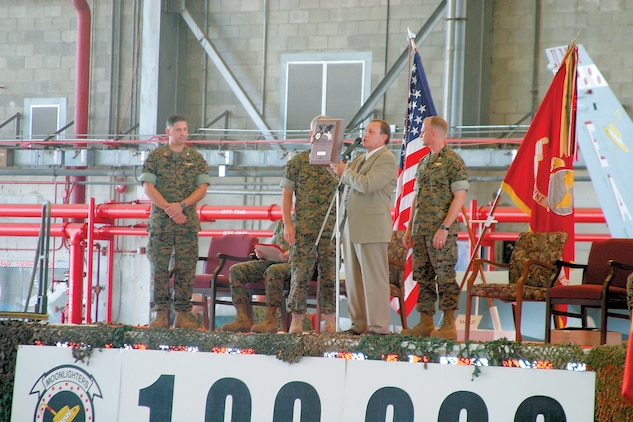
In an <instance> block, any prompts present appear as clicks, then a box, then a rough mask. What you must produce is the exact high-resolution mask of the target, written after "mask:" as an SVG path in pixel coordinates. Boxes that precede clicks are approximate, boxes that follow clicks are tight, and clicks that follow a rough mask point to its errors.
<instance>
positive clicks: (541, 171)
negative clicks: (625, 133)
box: [501, 44, 578, 261]
mask: <svg viewBox="0 0 633 422" xmlns="http://www.w3.org/2000/svg"><path fill="white" fill-rule="evenodd" d="M577 57H578V47H577V46H576V45H575V44H572V45H571V46H570V47H569V48H568V49H567V53H566V54H565V58H564V59H563V61H562V62H561V64H560V66H559V68H558V71H557V72H556V75H555V76H554V80H553V81H552V84H551V85H550V87H549V89H548V90H547V93H546V94H545V97H544V98H543V101H542V102H541V105H540V106H539V108H538V110H536V114H535V115H534V119H533V120H532V124H531V125H530V128H529V129H528V131H527V133H526V134H525V137H524V138H523V142H521V145H520V146H519V149H518V151H517V155H516V157H515V158H514V160H513V161H512V165H511V166H510V168H509V169H508V172H507V173H506V176H505V178H504V179H503V182H502V183H501V189H503V190H504V191H505V192H506V193H508V194H509V195H510V196H511V197H512V200H513V201H514V202H515V203H516V204H517V206H518V207H519V208H520V209H521V210H523V211H524V212H525V213H526V214H527V215H528V216H530V229H531V230H532V231H534V232H552V231H563V232H567V233H568V234H569V236H568V237H567V242H566V243H565V248H564V250H563V259H564V260H565V261H573V260H574V222H575V221H574V196H573V188H574V166H573V160H574V155H575V154H576V65H577Z"/></svg>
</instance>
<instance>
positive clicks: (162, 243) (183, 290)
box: [147, 232, 198, 312]
mask: <svg viewBox="0 0 633 422" xmlns="http://www.w3.org/2000/svg"><path fill="white" fill-rule="evenodd" d="M172 252H173V254H174V310H176V311H177V312H178V311H185V312H188V311H190V310H191V293H192V290H193V282H194V280H195V277H196V263H197V262H198V233H195V232H193V233H189V234H186V235H174V234H171V233H170V234H160V235H156V234H150V236H149V243H148V246H147V258H148V259H149V263H150V277H151V280H152V281H153V283H154V310H155V311H167V310H169V308H170V302H171V295H170V292H169V263H170V261H171V257H172Z"/></svg>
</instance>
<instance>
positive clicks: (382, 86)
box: [346, 0, 446, 133]
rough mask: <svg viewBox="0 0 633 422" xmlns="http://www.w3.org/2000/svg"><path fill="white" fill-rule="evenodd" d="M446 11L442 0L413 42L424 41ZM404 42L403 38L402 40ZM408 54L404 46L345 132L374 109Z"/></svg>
mask: <svg viewBox="0 0 633 422" xmlns="http://www.w3.org/2000/svg"><path fill="white" fill-rule="evenodd" d="M445 13H446V0H443V1H442V2H441V3H440V4H439V5H438V6H437V7H436V8H435V10H434V11H433V13H432V14H431V16H430V17H429V18H428V19H427V20H426V22H425V23H424V25H422V27H421V28H420V29H419V30H418V32H417V33H416V36H415V44H416V45H420V44H421V43H422V41H424V40H425V39H426V38H427V37H428V36H429V34H430V33H431V31H433V29H434V28H435V27H436V26H437V24H438V23H440V21H441V20H442V17H443V16H444V14H445ZM403 44H404V40H403ZM408 56H409V48H408V47H407V48H405V49H404V50H403V51H402V54H400V57H398V60H396V62H395V63H394V64H393V66H392V67H391V69H389V71H388V72H387V74H386V75H385V77H384V78H383V79H382V80H381V81H380V83H379V84H378V86H377V87H376V89H375V90H374V91H373V92H372V93H371V94H370V95H369V98H367V100H366V101H365V102H364V103H363V105H362V106H361V108H360V109H359V110H358V112H357V113H356V115H355V116H354V117H352V119H351V120H350V121H349V123H348V125H347V128H346V132H347V133H349V132H351V131H352V130H353V129H356V127H358V126H359V125H360V123H361V122H362V121H363V120H365V119H367V118H368V117H369V115H370V114H371V113H372V112H373V111H374V108H375V107H376V104H378V101H380V99H381V98H382V97H383V96H384V95H385V92H387V89H388V88H389V87H390V86H391V84H393V81H394V80H395V79H396V78H397V77H398V75H400V72H402V69H404V67H405V65H406V64H407V63H408Z"/></svg>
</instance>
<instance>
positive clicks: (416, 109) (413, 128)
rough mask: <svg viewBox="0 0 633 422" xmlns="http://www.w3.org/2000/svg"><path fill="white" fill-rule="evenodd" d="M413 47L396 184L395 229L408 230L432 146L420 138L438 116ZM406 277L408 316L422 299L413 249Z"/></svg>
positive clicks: (393, 304) (395, 307) (406, 307)
mask: <svg viewBox="0 0 633 422" xmlns="http://www.w3.org/2000/svg"><path fill="white" fill-rule="evenodd" d="M412 49H413V48H412ZM413 50H414V54H413V63H412V65H411V71H410V73H409V98H408V101H407V111H406V116H405V121H404V136H403V142H402V151H401V153H400V166H399V169H398V184H397V187H396V206H395V215H394V219H393V229H394V230H405V229H406V226H407V224H408V222H409V217H410V215H411V211H412V210H411V202H412V201H413V196H414V195H415V190H414V188H415V173H416V171H417V168H418V163H419V162H420V160H421V159H422V158H424V156H425V155H427V154H428V153H429V149H428V148H427V147H425V146H424V145H423V144H422V139H420V133H421V132H422V122H423V121H424V119H425V118H426V117H428V116H435V115H437V112H436V111H435V105H434V104H433V98H432V97H431V92H430V91H429V84H428V82H427V81H426V75H425V74H424V67H423V66H422V61H421V60H420V54H419V53H418V51H417V49H413ZM404 279H405V281H404V290H405V292H404V298H405V312H406V313H405V315H409V313H410V312H411V310H412V309H413V308H414V307H415V304H416V303H417V301H418V289H417V286H416V283H415V282H414V281H413V276H412V260H411V250H409V252H408V254H407V263H406V266H405V270H404ZM392 307H393V308H394V309H396V310H398V301H397V300H395V299H394V300H393V301H392Z"/></svg>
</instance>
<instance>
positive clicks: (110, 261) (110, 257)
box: [105, 239, 114, 323]
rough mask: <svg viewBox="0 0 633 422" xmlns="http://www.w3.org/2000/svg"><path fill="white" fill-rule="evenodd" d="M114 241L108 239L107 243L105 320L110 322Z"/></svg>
mask: <svg viewBox="0 0 633 422" xmlns="http://www.w3.org/2000/svg"><path fill="white" fill-rule="evenodd" d="M113 268H114V242H113V241H112V239H110V240H109V244H108V284H107V286H106V320H105V322H108V323H110V322H112V288H113V286H114V275H113V274H114V271H113V270H112V269H113Z"/></svg>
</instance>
